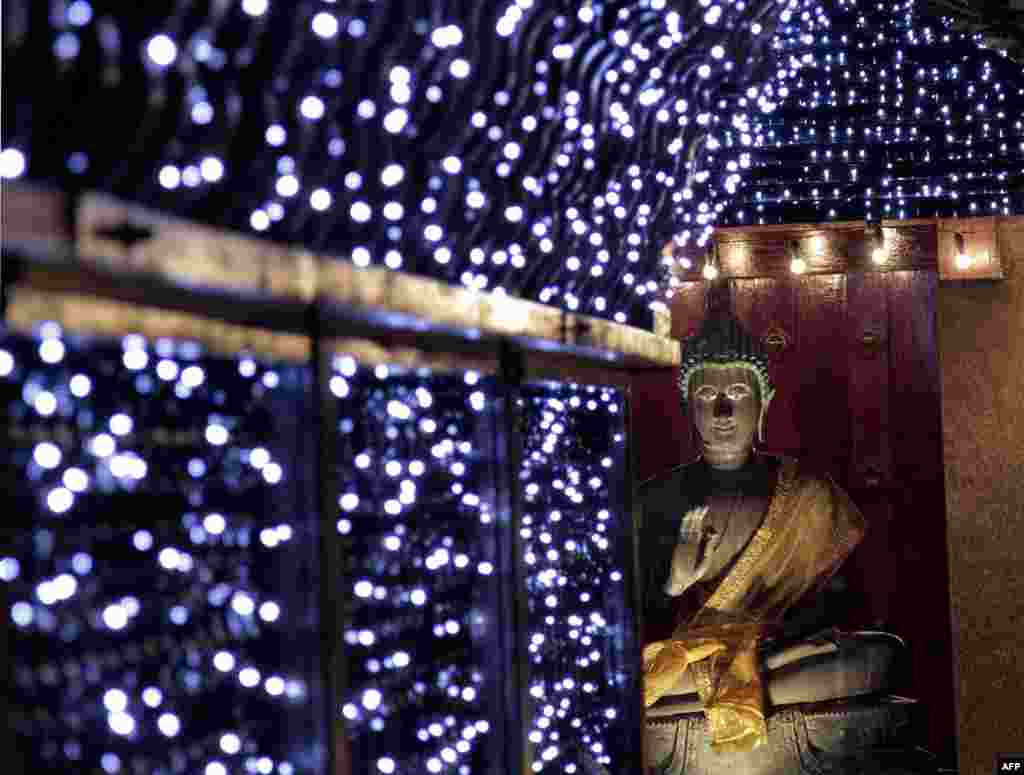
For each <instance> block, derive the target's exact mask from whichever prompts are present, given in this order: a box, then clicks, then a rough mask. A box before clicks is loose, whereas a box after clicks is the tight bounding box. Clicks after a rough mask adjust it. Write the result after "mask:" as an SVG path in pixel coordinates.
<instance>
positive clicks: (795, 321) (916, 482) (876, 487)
mask: <svg viewBox="0 0 1024 775" xmlns="http://www.w3.org/2000/svg"><path fill="white" fill-rule="evenodd" d="M731 283H732V289H733V298H734V304H735V308H736V313H737V315H738V317H739V318H740V319H741V320H742V321H743V323H744V324H745V325H746V326H747V328H748V330H749V331H750V333H751V334H753V335H754V336H757V337H764V336H765V335H766V334H768V333H769V332H772V333H775V334H776V335H778V334H779V333H782V334H783V335H784V337H785V340H786V342H787V344H786V346H785V348H784V349H783V350H781V352H778V353H777V354H776V355H775V356H773V359H772V364H771V372H772V377H773V379H774V381H775V383H776V385H777V387H778V395H777V397H776V399H775V401H774V403H773V404H772V407H771V410H770V413H769V416H768V440H767V441H768V443H767V448H768V450H769V451H771V452H778V453H783V454H787V455H793V456H797V457H800V458H802V459H804V460H808V461H813V462H814V463H815V464H816V465H818V466H819V468H820V469H821V470H823V471H825V472H827V473H829V474H831V475H832V476H833V477H834V478H835V479H836V481H837V482H839V483H840V484H841V485H842V486H843V487H844V488H845V489H846V490H847V491H848V492H849V493H850V494H851V496H852V497H853V499H854V500H855V501H856V502H857V504H858V505H859V506H860V508H861V509H862V510H863V511H864V513H865V516H866V517H867V519H868V522H869V533H868V537H867V538H866V539H865V541H864V542H863V544H862V545H861V546H860V547H859V548H858V550H857V551H856V552H855V553H854V555H853V556H852V557H851V559H850V561H849V562H848V563H847V566H846V567H845V569H844V573H843V580H844V581H845V582H846V584H847V585H848V593H849V599H851V600H856V601H859V602H858V604H857V605H856V607H855V610H851V611H850V612H849V614H848V616H846V617H845V618H844V621H843V624H844V626H847V627H851V628H852V627H856V626H860V627H873V628H881V629H886V630H888V631H890V632H894V633H896V634H898V635H900V636H901V637H903V638H904V639H905V640H906V641H907V645H908V647H909V651H910V653H911V655H912V667H911V670H910V676H909V682H908V685H907V686H906V687H905V690H904V693H906V694H907V695H909V696H913V697H916V698H918V699H919V700H921V705H922V707H923V714H922V717H921V721H922V722H923V724H922V733H923V734H925V735H926V736H927V741H928V746H929V747H930V749H931V750H933V751H935V752H936V753H939V754H940V755H942V756H943V759H944V760H946V761H952V759H951V757H952V756H953V746H954V745H955V736H956V722H955V710H954V699H953V697H954V691H953V666H952V665H953V662H952V660H953V656H952V646H951V625H950V614H949V596H948V589H949V583H948V569H947V556H946V545H945V542H946V524H945V502H944V486H943V460H942V435H941V425H940V417H941V405H940V400H939V377H938V373H939V372H938V352H937V348H936V323H935V309H936V289H937V285H938V274H937V272H936V270H935V269H918V270H908V271H894V272H851V273H849V274H819V275H805V276H803V277H797V276H794V275H791V274H788V273H787V274H785V275H782V276H775V277H768V278H757V279H736V280H732V281H731ZM680 290H681V293H679V294H678V295H677V296H676V297H675V299H674V300H673V301H674V304H673V307H672V318H673V328H672V335H673V336H675V337H680V338H682V337H686V336H688V335H691V334H692V333H694V332H695V331H696V330H697V329H698V328H699V326H700V323H701V321H702V319H703V316H704V284H703V283H701V282H694V283H685V284H684V285H683V286H682V288H681V289H680ZM633 401H634V409H633V412H634V414H633V423H634V424H633V428H634V439H635V442H636V449H637V469H638V474H639V477H640V478H641V479H643V478H647V477H650V476H654V475H656V474H658V473H662V472H664V471H666V470H668V469H669V468H671V467H673V466H675V465H678V464H679V462H680V461H684V460H689V459H692V458H693V457H695V456H696V453H697V448H696V445H695V443H694V435H693V432H692V429H691V425H690V423H689V421H688V420H687V419H685V418H683V417H682V415H681V413H680V412H679V408H678V406H679V405H678V396H677V393H676V388H675V373H674V372H671V371H668V370H658V371H653V372H646V373H641V374H639V375H637V377H636V378H635V379H634V382H633Z"/></svg>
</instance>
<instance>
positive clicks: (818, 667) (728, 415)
mask: <svg viewBox="0 0 1024 775" xmlns="http://www.w3.org/2000/svg"><path fill="white" fill-rule="evenodd" d="M679 388H680V392H681V399H682V406H683V410H684V412H686V413H687V414H689V415H690V416H691V417H692V420H693V423H694V425H695V426H696V431H697V434H698V435H699V439H700V445H701V454H700V457H699V459H697V460H696V461H694V462H691V463H689V464H686V465H682V466H679V467H678V468H675V469H673V470H672V471H670V472H669V473H668V474H666V475H663V476H659V477H656V478H655V479H653V480H651V481H648V482H646V483H645V484H644V485H642V486H641V488H640V492H639V498H638V501H639V504H638V506H639V510H640V514H639V515H638V519H639V522H640V533H639V536H640V545H639V557H640V564H639V566H638V578H639V579H640V582H641V584H642V587H643V591H642V595H643V606H644V610H643V632H644V637H643V641H644V649H643V670H644V704H645V708H646V711H645V714H646V720H645V735H644V747H645V753H644V758H645V762H646V769H645V772H647V773H651V774H652V775H653V774H654V773H658V775H682V774H684V773H685V774H686V775H690V774H691V773H701V774H702V775H704V774H705V773H717V772H721V773H726V772H728V773H730V775H737V774H738V773H742V775H755V774H756V775H762V774H763V775H769V773H771V774H773V775H774V773H780V774H781V773H787V774H789V773H798V772H814V773H819V772H843V773H845V772H863V773H869V772H870V773H897V772H898V773H909V772H928V771H933V770H929V769H928V766H927V765H921V764H920V762H919V761H918V760H917V759H915V757H914V756H913V755H912V754H910V753H909V752H910V751H912V750H914V749H913V747H912V746H907V745H905V744H903V743H902V742H901V739H902V738H901V737H900V734H901V730H905V729H907V728H908V726H909V724H908V721H909V716H908V714H909V707H908V706H909V703H910V701H907V700H904V699H902V698H894V697H892V696H891V695H889V694H888V693H889V692H890V691H891V690H892V689H893V688H894V686H895V684H896V679H897V669H898V659H897V657H898V656H899V655H900V653H901V651H902V642H901V641H900V640H899V638H897V637H896V636H893V635H889V634H886V633H877V632H852V633H844V632H840V631H839V630H837V629H835V628H829V627H828V624H829V614H830V613H833V614H834V613H836V612H835V611H830V610H829V595H830V592H829V590H830V587H829V580H830V578H831V577H833V575H834V574H835V573H836V571H837V570H838V569H839V568H840V566H841V565H842V563H843V561H844V560H845V559H846V558H847V557H848V556H849V554H850V552H851V551H852V550H853V549H854V548H855V547H856V546H857V544H858V542H859V541H860V540H861V538H862V537H863V535H864V533H865V530H866V529H868V528H867V526H866V525H865V521H864V517H863V516H862V514H861V513H860V511H859V510H858V509H857V507H856V506H855V505H854V503H853V502H852V501H851V499H850V498H849V497H848V496H847V494H846V493H845V492H844V491H843V490H842V489H840V488H839V487H838V486H837V485H836V484H835V483H834V482H833V481H832V480H831V479H830V478H829V477H828V476H827V475H822V474H818V473H816V472H815V471H814V469H813V467H812V466H810V465H807V464H804V463H800V462H798V461H796V460H792V459H783V458H778V457H773V456H769V455H766V454H763V453H761V452H759V451H758V449H757V447H758V445H759V443H761V442H762V441H763V439H764V432H765V424H766V415H767V411H768V407H769V405H770V403H771V400H772V398H773V397H774V395H775V387H774V385H773V384H772V381H771V379H770V377H769V372H768V359H767V356H766V354H765V353H764V352H763V351H762V349H761V347H760V343H759V342H758V341H756V340H755V339H753V338H752V337H751V336H749V334H748V333H747V332H746V331H744V330H743V328H742V326H741V325H740V324H739V322H738V321H737V320H736V318H735V316H734V315H733V314H732V312H731V309H730V303H729V295H728V290H727V287H726V286H725V284H724V283H719V284H716V285H715V286H713V287H712V288H710V289H709V306H708V313H707V317H706V319H705V323H704V325H703V326H702V328H701V330H700V332H699V333H698V334H697V335H696V336H695V337H693V338H692V339H690V340H689V341H688V342H687V343H686V345H685V347H684V351H683V362H682V367H681V369H680V372H679ZM822 432H823V433H824V432H827V429H822ZM894 752H902V753H901V754H899V755H897V756H896V757H895V760H894V759H893V756H894ZM897 760H898V761H897ZM912 760H913V761H917V763H916V764H908V762H910V761H912Z"/></svg>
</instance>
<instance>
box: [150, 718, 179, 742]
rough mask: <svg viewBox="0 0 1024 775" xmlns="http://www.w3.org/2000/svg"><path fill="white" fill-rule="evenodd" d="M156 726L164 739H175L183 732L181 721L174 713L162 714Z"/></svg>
mask: <svg viewBox="0 0 1024 775" xmlns="http://www.w3.org/2000/svg"><path fill="white" fill-rule="evenodd" d="M156 726H157V729H159V730H160V734H162V735H163V736H164V737H175V736H177V734H178V732H180V731H181V721H179V720H178V717H177V716H175V715H174V714H173V713H161V714H160V717H159V718H158V719H157V720H156Z"/></svg>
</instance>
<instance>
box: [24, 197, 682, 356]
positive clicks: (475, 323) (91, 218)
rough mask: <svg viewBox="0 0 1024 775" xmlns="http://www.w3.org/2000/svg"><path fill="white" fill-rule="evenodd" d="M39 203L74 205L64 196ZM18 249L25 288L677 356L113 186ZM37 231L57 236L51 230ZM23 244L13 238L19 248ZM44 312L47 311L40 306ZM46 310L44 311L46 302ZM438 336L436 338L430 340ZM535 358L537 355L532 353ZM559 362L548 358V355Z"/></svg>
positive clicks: (365, 333) (400, 330)
mask: <svg viewBox="0 0 1024 775" xmlns="http://www.w3.org/2000/svg"><path fill="white" fill-rule="evenodd" d="M45 193H46V192H43V193H40V192H38V191H35V190H33V191H27V192H26V191H24V190H23V189H22V187H20V186H11V187H10V190H9V191H5V200H6V199H10V200H13V201H14V202H15V205H14V207H13V208H12V212H27V211H28V210H30V209H31V206H33V205H32V203H35V205H34V206H39V197H40V196H42V197H43V199H44V200H46V196H45ZM49 193H50V194H51V195H52V201H50V200H46V201H50V204H49V205H46V206H44V207H43V208H42V209H44V210H46V209H48V210H49V211H54V210H55V208H57V206H58V205H57V203H58V202H59V203H60V206H61V207H64V206H66V201H65V199H64V198H63V195H62V194H61V193H60V192H49ZM47 223H50V226H47V227H46V228H50V227H51V226H52V228H53V232H52V233H53V235H54V243H53V244H52V245H48V246H47V247H46V248H45V249H42V248H40V247H39V245H38V244H37V241H33V242H32V245H31V248H32V249H31V250H28V251H27V255H26V251H25V250H22V251H20V255H21V256H22V264H23V266H22V274H23V276H22V277H21V278H20V279H19V282H20V283H22V284H27V285H30V286H32V287H36V288H44V289H47V290H50V291H60V292H70V291H74V290H79V291H81V293H82V294H83V295H96V296H102V297H105V298H112V299H114V300H115V301H119V302H123V303H139V304H144V305H148V306H153V307H158V308H163V309H175V310H179V311H182V312H187V313H190V314H195V315H204V314H208V315H209V316H210V317H214V318H219V319H222V320H225V321H227V322H229V323H232V324H236V325H253V326H257V327H265V328H269V329H272V330H275V331H286V332H288V333H299V332H301V331H302V330H304V326H305V322H304V319H305V315H306V314H307V313H308V307H309V306H310V305H313V304H317V305H319V307H320V308H321V309H322V310H324V311H325V312H326V315H327V319H328V320H330V321H333V322H332V324H331V325H332V329H331V331H330V335H331V336H350V337H351V336H357V337H369V338H375V339H383V340H386V341H387V342H388V343H389V346H403V345H404V344H407V343H408V340H409V339H410V338H415V339H416V341H417V344H418V346H419V349H426V350H432V351H435V352H437V351H440V350H441V349H443V347H444V346H445V345H442V344H441V341H442V340H444V341H447V342H453V343H456V344H457V345H458V346H457V347H456V349H461V350H462V351H465V352H468V351H469V350H472V349H474V343H475V349H478V350H479V349H481V348H486V347H488V346H490V345H489V344H488V342H491V343H493V342H494V341H497V339H499V338H504V339H510V340H513V341H514V342H515V344H516V346H518V347H520V348H521V349H523V350H525V351H527V352H530V353H534V354H536V353H540V352H546V353H549V354H550V353H561V354H562V355H565V356H567V357H568V358H569V359H570V360H572V359H573V358H576V359H579V361H580V363H581V364H585V363H588V362H589V363H590V364H591V365H592V366H598V367H603V368H606V369H636V368H664V367H670V366H674V365H677V364H678V363H679V344H678V342H677V341H675V340H673V339H671V338H670V337H669V336H666V335H665V334H666V333H667V331H666V328H667V326H666V323H667V319H665V318H664V317H662V318H661V319H659V326H658V330H659V332H660V333H654V332H651V331H644V330H642V329H638V328H634V327H631V326H625V325H621V324H618V323H614V322H611V321H607V320H603V319H600V318H594V317H590V316H587V315H577V314H574V313H570V312H567V311H564V310H561V309H557V308H554V307H549V306H546V305H543V304H538V303H536V302H531V301H527V300H524V299H515V298H510V297H506V296H496V295H494V294H485V293H478V292H474V291H470V290H467V289H464V288H459V287H453V286H450V285H447V284H445V283H442V282H439V281H436V280H433V279H430V278H424V277H419V276H415V275H409V274H405V273H401V272H395V271H392V270H388V269H384V268H380V267H365V268H361V267H357V266H355V265H354V264H353V263H352V262H350V261H347V260H342V259H339V258H337V257H333V256H328V255H315V254H313V253H310V252H309V251H307V250H305V249H303V248H301V247H294V246H288V245H281V244H277V243H272V242H269V241H266V240H261V239H257V238H255V237H250V236H246V235H243V234H238V233H232V232H227V231H224V230H220V229H215V228H212V227H208V226H202V225H197V224H195V223H192V222H190V221H187V220H184V219H180V218H175V217H172V216H168V215H165V214H163V213H158V212H154V211H152V210H148V209H146V208H142V207H138V206H136V205H132V204H127V203H124V202H121V201H119V200H116V199H114V198H112V197H109V196H107V195H104V194H95V193H86V194H83V195H81V196H80V197H79V199H78V200H77V209H76V217H75V235H74V241H73V242H70V241H68V240H63V241H62V238H61V235H65V236H66V230H65V231H60V230H59V229H58V228H57V224H56V222H55V221H53V222H51V221H47ZM33 228H34V231H33V232H32V233H33V234H34V235H36V236H39V235H40V234H43V233H48V232H46V231H45V229H44V228H43V227H39V228H35V227H33ZM18 246H19V245H11V247H12V248H15V247H18ZM36 309H38V308H36ZM39 311H41V310H39ZM430 340H434V341H433V342H431V341H430ZM531 357H532V356H531ZM549 360H550V359H549Z"/></svg>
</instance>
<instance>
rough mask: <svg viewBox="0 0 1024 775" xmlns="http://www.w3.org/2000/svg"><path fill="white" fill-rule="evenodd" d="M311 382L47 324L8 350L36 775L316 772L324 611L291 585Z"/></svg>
mask: <svg viewBox="0 0 1024 775" xmlns="http://www.w3.org/2000/svg"><path fill="white" fill-rule="evenodd" d="M301 371H302V370H301V369H298V368H295V367H284V368H279V367H275V366H273V365H272V364H267V363H262V362H259V361H257V360H255V359H251V358H247V357H244V356H241V357H239V358H228V359H224V358H215V357H211V356H209V355H207V354H205V353H203V352H202V351H201V349H200V348H199V347H197V346H196V345H195V344H194V343H190V342H175V341H171V340H165V339H160V340H156V341H148V340H145V339H143V338H142V337H141V336H135V335H132V336H127V337H125V338H124V339H123V340H122V341H120V342H117V341H98V340H83V339H80V338H78V337H70V336H66V335H64V334H63V332H62V331H61V330H60V328H59V327H58V326H56V325H55V324H52V323H51V324H45V325H43V326H41V327H40V329H39V331H38V334H37V336H33V337H30V336H23V335H17V334H10V333H5V334H4V335H3V337H2V339H0V405H2V406H3V410H4V412H3V413H4V416H5V418H6V428H5V435H6V437H7V439H8V440H9V442H10V446H9V447H8V452H7V455H8V465H9V468H8V471H10V472H12V479H11V481H9V482H7V484H6V485H5V489H6V492H5V495H6V497H7V499H8V503H9V504H10V505H11V506H12V507H13V508H11V510H10V511H9V512H8V515H7V516H8V531H7V532H6V533H5V541H4V545H3V547H2V549H0V555H2V556H0V580H2V582H3V584H4V587H5V599H6V600H8V601H10V602H9V609H8V610H7V611H6V612H5V616H8V617H9V622H10V626H11V636H12V637H11V642H10V646H9V651H8V654H9V658H10V664H11V670H12V676H13V685H12V687H11V691H10V694H9V705H8V709H9V713H10V716H9V718H8V723H9V725H10V727H11V729H12V731H13V733H14V734H15V735H16V736H17V737H18V739H19V744H18V746H17V748H18V750H19V751H20V752H21V755H22V756H24V757H25V759H24V760H23V761H21V762H19V764H21V765H22V766H24V768H25V771H26V772H39V773H45V772H67V771H76V772H77V771H82V772H84V771H89V772H103V773H108V774H109V775H116V774H117V773H136V772H147V773H154V774H156V773H160V775H171V773H180V772H190V773H191V772H196V773H203V775H228V773H236V772H237V773H240V772H246V773H262V774H263V775H270V774H271V773H277V775H298V774H299V773H302V772H313V771H317V770H318V769H319V767H320V766H322V760H323V748H324V739H323V732H322V731H319V732H317V731H316V730H322V729H323V723H322V720H321V719H320V718H319V702H320V700H319V699H318V695H319V693H320V688H319V687H320V675H319V665H318V656H317V653H316V649H315V647H313V646H311V645H310V644H313V643H316V638H317V628H316V620H317V613H316V608H315V598H314V597H312V592H310V591H307V590H309V589H310V585H309V584H308V583H307V584H299V585H294V584H286V583H283V580H284V579H285V578H288V579H289V580H290V581H291V582H294V581H295V580H296V579H299V580H302V579H307V580H308V579H310V578H311V577H312V573H313V571H314V569H315V563H316V557H317V554H316V552H317V545H316V534H315V531H316V524H315V521H312V522H311V521H310V518H309V517H308V516H305V517H304V516H303V515H304V514H306V515H308V514H309V513H310V511H309V510H308V509H307V508H306V507H305V505H304V504H303V502H302V495H301V488H299V487H298V486H297V482H296V479H295V474H296V468H295V465H296V464H295V458H296V455H297V454H298V450H299V449H300V447H301V442H300V440H299V436H298V432H299V429H300V428H299V423H298V421H297V420H295V419H291V418H297V417H298V416H299V415H300V414H301V412H302V411H303V409H302V407H303V405H304V403H303V400H304V399H303V392H302V391H303V388H304V386H305V380H304V377H303V376H302V373H301ZM286 644H291V645H288V646H287V647H286ZM311 731H312V732H313V733H312V734H311ZM15 766H17V765H15Z"/></svg>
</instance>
